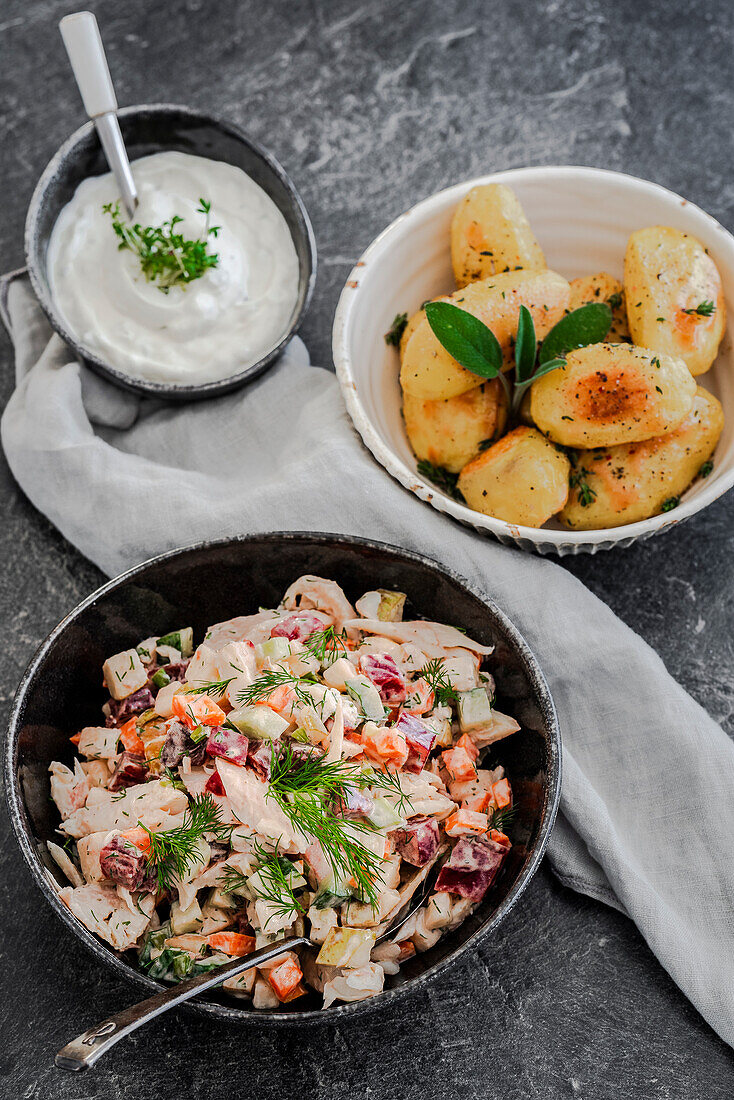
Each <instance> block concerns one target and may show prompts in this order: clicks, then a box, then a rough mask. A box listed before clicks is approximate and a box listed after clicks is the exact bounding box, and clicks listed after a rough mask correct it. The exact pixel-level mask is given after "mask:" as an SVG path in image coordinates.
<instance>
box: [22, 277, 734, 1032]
mask: <svg viewBox="0 0 734 1100" xmlns="http://www.w3.org/2000/svg"><path fill="white" fill-rule="evenodd" d="M1 289H2V294H0V308H3V303H4V308H3V313H4V315H5V319H6V323H7V324H8V327H9V331H10V333H11V337H12V340H13V343H14V345H15V353H16V374H17V386H16V389H15V392H14V393H13V395H12V397H11V398H10V401H9V402H8V405H7V407H6V409H5V412H4V414H3V417H2V424H1V435H2V444H3V447H4V449H5V454H6V456H7V459H8V462H9V464H10V468H11V470H12V472H13V474H14V476H15V478H16V479H17V481H18V483H19V485H20V486H21V488H22V489H23V491H24V492H25V493H26V495H27V496H28V497H29V498H30V500H31V501H32V502H33V504H34V505H35V506H36V507H37V508H39V509H40V510H41V511H42V512H44V513H45V515H47V516H48V517H49V518H50V519H51V520H52V521H53V522H54V523H55V524H56V526H57V527H58V528H59V529H60V531H61V532H62V533H63V534H64V535H65V536H66V538H68V539H69V540H70V541H71V542H73V543H74V544H75V545H76V546H77V547H78V548H79V549H80V550H81V552H82V553H83V554H85V555H86V556H87V557H88V558H91V560H92V561H94V562H96V564H97V565H98V566H99V567H100V568H101V569H103V570H104V571H105V572H106V573H108V574H115V573H118V572H120V571H121V570H123V569H126V568H128V567H129V566H131V565H133V564H136V563H137V562H139V561H142V560H144V559H145V558H148V557H150V556H152V555H154V554H157V553H159V552H161V551H164V550H168V549H170V548H173V547H176V546H180V545H185V544H187V543H191V542H195V541H196V540H198V539H203V538H210V537H220V536H226V535H236V534H242V533H249V532H256V531H267V530H273V529H276V530H309V529H310V530H322V531H331V532H335V533H345V534H350V535H362V536H365V537H368V538H372V539H378V540H380V539H381V540H384V541H386V542H392V543H397V544H399V545H401V546H404V547H406V548H409V549H412V550H416V551H419V552H421V553H423V554H426V555H428V556H430V557H432V558H434V559H436V560H437V561H439V562H443V563H445V564H446V565H448V566H450V567H451V568H452V569H454V570H456V571H457V572H458V573H460V574H462V575H463V576H465V577H467V578H468V579H469V580H470V581H471V582H472V583H474V584H475V585H477V586H478V587H479V588H480V589H483V590H484V591H485V592H487V593H488V594H489V595H490V596H492V597H493V598H494V599H495V600H496V601H497V603H498V604H499V605H500V607H502V608H503V609H504V611H505V612H506V613H507V614H508V615H509V616H510V618H511V619H512V620H513V621H514V622H515V623H516V624H517V626H518V628H519V629H520V630H521V632H522V633H523V634H524V635H525V637H526V639H527V640H528V642H529V644H530V646H531V647H532V649H533V651H534V652H535V654H536V656H537V657H538V659H539V661H540V664H541V666H542V668H543V670H544V672H545V675H546V677H547V678H548V681H549V684H550V688H551V691H552V693H553V697H554V699H555V703H556V706H557V708H558V714H559V718H560V723H561V730H562V734H563V741H564V754H563V766H564V780H563V793H562V797H561V812H560V814H559V818H558V822H557V824H556V827H555V829H554V832H553V835H552V837H551V841H550V846H549V852H548V854H549V858H550V860H551V864H552V866H553V868H554V870H555V872H556V874H557V875H558V877H559V878H560V879H561V881H562V882H564V883H565V884H566V885H568V886H570V887H571V888H572V889H574V890H577V891H580V892H582V893H585V894H588V895H590V896H592V897H594V898H597V899H599V900H601V901H604V902H606V903H607V904H609V905H614V906H616V907H617V908H619V909H622V910H623V911H624V912H626V913H627V914H628V915H629V916H630V917H631V918H632V920H633V921H634V922H635V924H636V925H637V927H638V928H639V929H640V931H641V933H642V935H643V936H644V937H645V939H646V940H647V942H648V944H649V945H650V947H651V948H652V950H653V951H654V953H655V954H656V956H657V957H658V959H659V960H660V962H661V963H662V965H663V966H664V967H665V968H666V970H667V971H668V972H669V973H670V974H671V976H672V977H673V978H674V980H675V981H676V982H677V983H678V985H679V986H680V988H681V989H682V990H683V992H684V993H685V994H686V995H687V996H688V997H689V998H690V1000H691V1001H692V1002H693V1004H694V1005H696V1007H697V1008H698V1010H699V1011H700V1012H701V1014H702V1015H703V1016H704V1018H705V1019H706V1020H707V1021H708V1023H709V1024H710V1025H711V1026H712V1027H713V1028H714V1029H715V1030H716V1031H717V1032H718V1033H719V1035H721V1037H722V1038H723V1039H725V1040H726V1042H728V1043H729V1044H731V1045H734V908H733V906H732V901H733V899H734V862H733V861H732V858H731V853H730V851H729V843H730V841H731V838H732V837H734V745H732V743H731V742H730V741H729V739H728V738H727V736H726V735H725V734H724V732H723V731H722V729H721V728H720V727H719V726H718V725H717V724H716V723H715V722H713V721H712V719H711V718H710V717H709V716H708V715H707V714H706V712H705V711H704V710H703V709H702V708H701V707H700V706H699V705H698V704H697V703H695V702H694V700H693V699H691V697H690V696H689V695H687V694H686V692H685V691H683V689H682V688H681V687H680V686H679V685H678V684H677V683H675V681H674V680H673V679H672V678H671V677H670V676H669V674H668V673H667V672H666V670H665V668H664V666H663V663H662V661H661V660H660V658H659V657H658V656H657V654H656V653H655V652H654V651H653V650H652V649H650V647H649V646H648V645H646V644H645V642H644V641H642V639H641V638H639V637H638V636H637V635H636V634H635V633H634V632H633V631H632V630H630V629H629V628H628V627H627V626H625V625H624V623H622V622H621V621H620V620H619V619H618V618H616V616H615V615H613V614H612V612H611V611H610V610H609V608H607V607H606V606H605V605H604V604H603V603H601V602H600V601H599V600H598V599H597V598H596V597H595V596H594V595H592V594H591V593H590V592H589V591H588V590H587V589H586V588H584V586H583V585H582V584H581V583H580V582H579V581H577V580H576V579H575V578H574V577H573V576H571V575H570V574H569V573H567V572H566V571H565V570H563V569H561V568H559V567H558V566H557V565H555V564H554V563H552V562H550V561H548V560H547V559H542V558H539V557H534V556H531V555H527V554H524V553H522V552H521V551H518V550H514V549H508V548H507V547H503V546H500V545H499V544H497V543H494V542H490V541H489V540H487V539H485V538H482V537H481V536H479V535H477V534H475V533H474V532H473V531H470V530H468V529H467V530H464V529H463V528H461V527H460V526H458V525H457V524H455V523H453V522H452V521H451V520H449V519H448V518H447V517H445V516H443V515H441V514H439V513H438V512H436V511H434V510H432V509H431V508H429V507H427V506H426V505H425V504H423V503H421V502H420V501H419V500H418V499H417V498H415V497H414V496H413V495H412V494H410V493H409V492H407V491H406V490H404V489H403V488H402V487H401V486H400V485H398V484H397V482H395V481H393V480H392V479H391V478H390V477H389V476H388V475H387V474H386V473H385V472H384V471H383V470H382V469H381V468H380V467H379V466H378V465H377V464H376V462H375V461H374V460H373V459H372V457H371V456H370V455H369V454H368V453H367V451H366V450H365V449H364V448H363V447H362V446H361V444H360V442H359V440H358V438H357V436H356V434H355V432H354V430H353V428H352V426H351V423H350V422H349V420H348V417H347V414H346V411H345V409H344V406H343V404H342V400H341V396H340V393H339V388H338V384H337V381H336V379H335V378H334V376H333V375H332V374H331V373H329V372H328V371H326V370H323V369H319V368H315V367H310V366H309V359H308V353H307V352H306V349H305V347H304V345H303V344H302V342H301V341H300V340H298V339H295V340H293V341H292V342H291V344H290V345H289V347H288V349H287V351H286V353H285V354H284V355H283V356H282V358H281V359H280V361H279V362H278V363H277V364H276V365H275V366H274V367H273V368H272V369H271V370H270V371H268V372H267V373H266V374H265V375H263V376H261V377H260V378H259V379H257V380H256V381H254V382H253V383H251V384H250V385H249V386H247V387H246V388H245V389H241V390H239V391H237V392H235V393H234V394H230V395H227V396H225V397H222V398H219V399H216V400H212V401H207V402H202V403H200V404H191V405H187V406H179V405H176V406H172V405H166V404H163V403H161V402H158V401H154V400H150V399H141V398H139V397H136V396H134V395H130V394H126V393H124V392H122V391H120V390H118V389H116V388H115V387H113V386H111V385H110V384H108V383H106V382H104V381H103V380H101V379H99V378H97V377H96V376H95V375H93V374H92V373H91V372H90V371H89V370H88V369H87V368H84V367H82V366H80V364H79V363H77V362H76V361H75V360H73V359H72V358H71V357H70V353H69V351H68V349H67V348H66V347H65V345H64V344H63V343H62V341H61V340H60V339H59V337H58V336H56V335H54V334H53V333H52V332H51V330H50V329H49V327H48V325H47V323H46V321H45V319H44V318H43V315H42V314H41V311H40V309H39V307H38V306H37V304H36V302H35V299H34V298H33V295H32V293H31V291H30V287H29V285H28V282H27V279H26V278H25V277H23V276H20V275H16V276H14V277H12V278H10V279H8V280H7V281H6V282H5V285H4V286H3V287H2V288H1ZM235 610H236V609H235Z"/></svg>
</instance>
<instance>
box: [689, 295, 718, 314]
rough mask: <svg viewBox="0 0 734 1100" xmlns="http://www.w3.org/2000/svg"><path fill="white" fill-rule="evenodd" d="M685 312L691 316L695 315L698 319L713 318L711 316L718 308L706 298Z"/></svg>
mask: <svg viewBox="0 0 734 1100" xmlns="http://www.w3.org/2000/svg"><path fill="white" fill-rule="evenodd" d="M683 312H684V313H687V314H688V315H689V316H690V315H691V314H692V313H695V314H696V315H697V316H698V317H711V315H712V314H713V313H715V312H716V306H715V305H714V303H713V302H712V301H710V300H709V299H708V298H704V300H703V301H702V302H699V303H698V305H697V306H693V308H692V309H684V310H683Z"/></svg>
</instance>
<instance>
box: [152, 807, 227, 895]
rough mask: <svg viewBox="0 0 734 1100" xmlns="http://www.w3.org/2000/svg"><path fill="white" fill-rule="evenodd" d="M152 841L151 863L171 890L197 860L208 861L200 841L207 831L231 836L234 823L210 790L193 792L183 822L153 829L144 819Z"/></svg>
mask: <svg viewBox="0 0 734 1100" xmlns="http://www.w3.org/2000/svg"><path fill="white" fill-rule="evenodd" d="M138 824H139V825H140V826H141V827H142V828H143V829H145V831H146V833H147V834H148V838H149V841H150V847H149V849H148V866H149V867H150V869H151V870H154V871H155V874H156V878H157V880H158V886H159V888H160V889H162V890H170V889H172V887H173V886H174V884H175V883H174V880H175V879H177V878H178V879H182V878H184V877H185V876H186V874H187V873H188V872H189V871H190V870H191V868H192V867H193V866H194V864H196V863H202V864H203V863H206V859H205V857H204V855H203V854H202V852H201V849H200V847H199V841H200V840H202V839H203V837H204V835H205V834H206V833H213V834H214V835H215V836H216V837H219V838H221V839H223V840H226V839H228V838H229V836H230V835H231V832H232V826H231V825H225V823H224V822H223V821H222V811H221V809H220V807H219V806H217V805H216V803H215V802H214V799H213V798H212V796H211V795H210V794H203V795H194V796H193V797H192V798H191V800H190V802H189V805H188V806H187V808H186V810H185V811H184V819H183V822H182V823H181V824H180V825H178V826H177V827H176V828H175V829H168V830H166V831H165V832H153V831H152V830H151V829H149V828H148V827H147V826H146V825H143V823H142V822H138Z"/></svg>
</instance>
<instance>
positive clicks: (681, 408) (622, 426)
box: [530, 344, 696, 448]
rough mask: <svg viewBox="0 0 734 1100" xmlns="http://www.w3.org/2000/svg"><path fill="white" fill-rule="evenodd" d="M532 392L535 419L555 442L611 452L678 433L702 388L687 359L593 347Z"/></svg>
mask: <svg viewBox="0 0 734 1100" xmlns="http://www.w3.org/2000/svg"><path fill="white" fill-rule="evenodd" d="M530 392H531V395H532V396H531V399H530V411H531V414H532V417H533V420H534V421H535V423H536V424H537V425H538V428H539V429H540V430H541V432H544V433H545V434H546V435H547V436H548V437H549V438H550V439H552V440H553V441H554V442H556V443H562V444H563V445H564V446H566V447H587V448H590V447H611V446H615V445H616V444H619V443H636V442H637V441H638V440H641V439H652V437H653V436H656V435H663V434H664V433H666V432H670V431H672V430H673V429H674V428H677V427H678V425H679V424H680V422H681V421H682V420H683V419H684V417H686V416H687V415H688V413H689V412H690V411H691V407H692V405H693V398H694V395H695V393H696V383H695V382H694V380H693V375H692V374H691V372H690V371H689V370H688V367H687V366H686V365H685V363H684V362H683V361H682V360H681V359H672V358H670V357H669V356H667V355H656V354H655V352H653V351H648V350H647V349H646V348H636V347H633V346H632V345H631V344H592V345H590V346H589V347H585V348H578V349H577V350H576V351H572V352H570V353H569V355H568V356H567V358H566V365H565V366H564V367H559V368H558V369H557V370H554V371H551V373H550V374H546V375H544V376H543V377H542V378H539V379H538V381H537V382H534V383H533V386H532V388H531V391H530Z"/></svg>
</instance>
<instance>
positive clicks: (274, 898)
mask: <svg viewBox="0 0 734 1100" xmlns="http://www.w3.org/2000/svg"><path fill="white" fill-rule="evenodd" d="M254 851H255V855H256V856H257V859H258V863H257V868H256V872H257V874H258V877H259V879H260V882H259V884H258V885H256V886H255V893H256V894H257V896H258V898H261V899H262V900H263V901H266V902H267V903H268V905H270V907H271V908H272V909H273V914H272V916H270V917H268V919H267V920H266V922H265V924H264V925H263V931H266V929H267V926H268V924H269V923H270V921H271V920H273V919H274V918H275V917H281V918H285V917H290V918H291V920H293V919H295V918H296V917H297V916H298V914H299V913H305V912H306V910H305V908H304V907H303V905H302V904H301V902H300V901H299V900H298V898H297V897H296V895H295V892H294V890H293V887H292V886H291V883H290V879H291V876H292V875H293V874H294V873H295V868H294V866H293V864H292V863H291V862H290V860H288V859H286V858H285V856H280V855H278V849H277V848H276V850H275V852H268V851H267V850H266V849H265V848H263V847H261V845H259V844H256V845H255V848H254Z"/></svg>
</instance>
